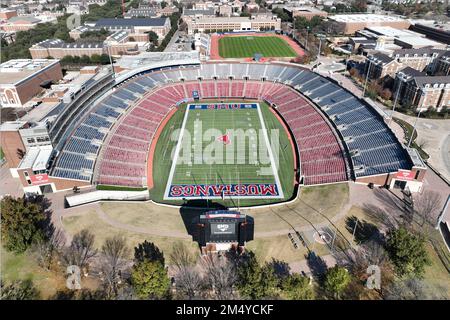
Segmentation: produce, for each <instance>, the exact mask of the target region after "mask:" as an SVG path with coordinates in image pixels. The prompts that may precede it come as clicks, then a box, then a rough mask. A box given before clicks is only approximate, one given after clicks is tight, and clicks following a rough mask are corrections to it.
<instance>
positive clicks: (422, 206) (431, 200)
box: [414, 142, 442, 227]
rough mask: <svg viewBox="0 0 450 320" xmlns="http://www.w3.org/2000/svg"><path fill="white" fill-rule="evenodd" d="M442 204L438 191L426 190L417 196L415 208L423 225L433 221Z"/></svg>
mask: <svg viewBox="0 0 450 320" xmlns="http://www.w3.org/2000/svg"><path fill="white" fill-rule="evenodd" d="M423 143H424V142H422V143H421V144H422V145H423ZM421 147H422V146H421ZM441 205H442V199H441V196H440V195H439V193H437V192H436V191H429V190H425V191H423V192H422V193H421V194H420V195H419V196H418V197H417V199H416V200H415V201H414V209H415V210H416V212H417V213H418V215H419V216H420V217H422V223H421V226H422V227H423V226H424V224H425V223H426V222H428V223H430V224H432V223H433V221H434V219H435V217H436V214H437V213H438V211H439V209H440V207H441Z"/></svg>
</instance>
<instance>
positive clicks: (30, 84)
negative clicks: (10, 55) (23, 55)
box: [0, 59, 63, 107]
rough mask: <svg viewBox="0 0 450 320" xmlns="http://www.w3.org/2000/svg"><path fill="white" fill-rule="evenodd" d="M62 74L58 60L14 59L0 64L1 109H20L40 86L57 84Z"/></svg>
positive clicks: (36, 92) (39, 90) (38, 91)
mask: <svg viewBox="0 0 450 320" xmlns="http://www.w3.org/2000/svg"><path fill="white" fill-rule="evenodd" d="M62 77H63V74H62V70H61V65H60V64H59V60H54V59H35V60H33V59H16V60H9V61H7V62H4V63H2V64H0V103H1V105H2V107H22V106H23V105H24V104H25V103H27V102H28V101H29V100H31V98H33V97H34V96H35V95H36V94H38V93H40V92H41V91H42V90H43V88H42V85H45V84H48V83H49V82H57V81H59V80H60V79H62Z"/></svg>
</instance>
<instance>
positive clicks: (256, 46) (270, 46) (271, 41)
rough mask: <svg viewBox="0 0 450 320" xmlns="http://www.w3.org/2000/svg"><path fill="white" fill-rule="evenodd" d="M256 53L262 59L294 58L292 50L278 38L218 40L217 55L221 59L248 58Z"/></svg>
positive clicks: (228, 38) (250, 37)
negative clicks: (260, 55)
mask: <svg viewBox="0 0 450 320" xmlns="http://www.w3.org/2000/svg"><path fill="white" fill-rule="evenodd" d="M256 53H260V54H262V55H263V56H264V57H296V56H297V54H296V53H295V51H294V49H292V48H291V47H290V46H289V44H288V43H287V42H286V41H285V40H284V39H281V38H279V37H275V36H268V37H253V36H242V37H234V36H233V37H223V38H220V39H219V55H220V56H221V57H222V58H248V57H253V56H254V55H255V54H256Z"/></svg>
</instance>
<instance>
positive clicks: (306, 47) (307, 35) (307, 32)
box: [305, 26, 309, 50]
mask: <svg viewBox="0 0 450 320" xmlns="http://www.w3.org/2000/svg"><path fill="white" fill-rule="evenodd" d="M308 37H309V26H307V27H306V41H305V49H306V50H308Z"/></svg>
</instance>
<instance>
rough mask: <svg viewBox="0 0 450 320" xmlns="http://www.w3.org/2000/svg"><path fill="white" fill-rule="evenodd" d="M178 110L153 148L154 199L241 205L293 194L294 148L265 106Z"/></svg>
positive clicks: (207, 105) (197, 106) (216, 105)
mask: <svg viewBox="0 0 450 320" xmlns="http://www.w3.org/2000/svg"><path fill="white" fill-rule="evenodd" d="M179 108H180V109H179V110H178V111H177V112H176V113H175V114H174V116H173V117H172V119H171V120H170V121H169V122H168V124H167V130H166V129H165V130H164V131H163V132H162V134H161V136H160V138H159V140H158V143H157V147H156V150H155V157H154V170H153V175H154V179H155V188H154V189H152V190H151V191H150V195H151V197H152V199H153V200H155V201H160V202H166V203H174V204H175V203H179V202H180V201H185V200H210V199H211V200H214V202H219V203H223V204H225V205H228V206H231V205H234V206H236V205H238V204H240V205H242V206H245V205H254V204H263V203H273V202H280V201H283V200H286V199H289V198H290V197H291V196H292V193H293V179H294V169H293V167H294V164H293V161H294V156H293V152H292V151H293V150H292V148H291V145H290V143H289V138H288V136H287V133H286V132H285V130H284V129H283V127H282V125H281V124H280V123H279V121H278V119H277V118H276V117H275V116H274V115H273V114H272V113H271V111H270V110H269V107H268V106H267V105H266V104H264V103H261V104H260V103H256V102H227V103H216V102H201V103H198V104H188V105H186V106H182V107H179ZM238 199H239V200H238ZM238 201H239V203H238Z"/></svg>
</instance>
